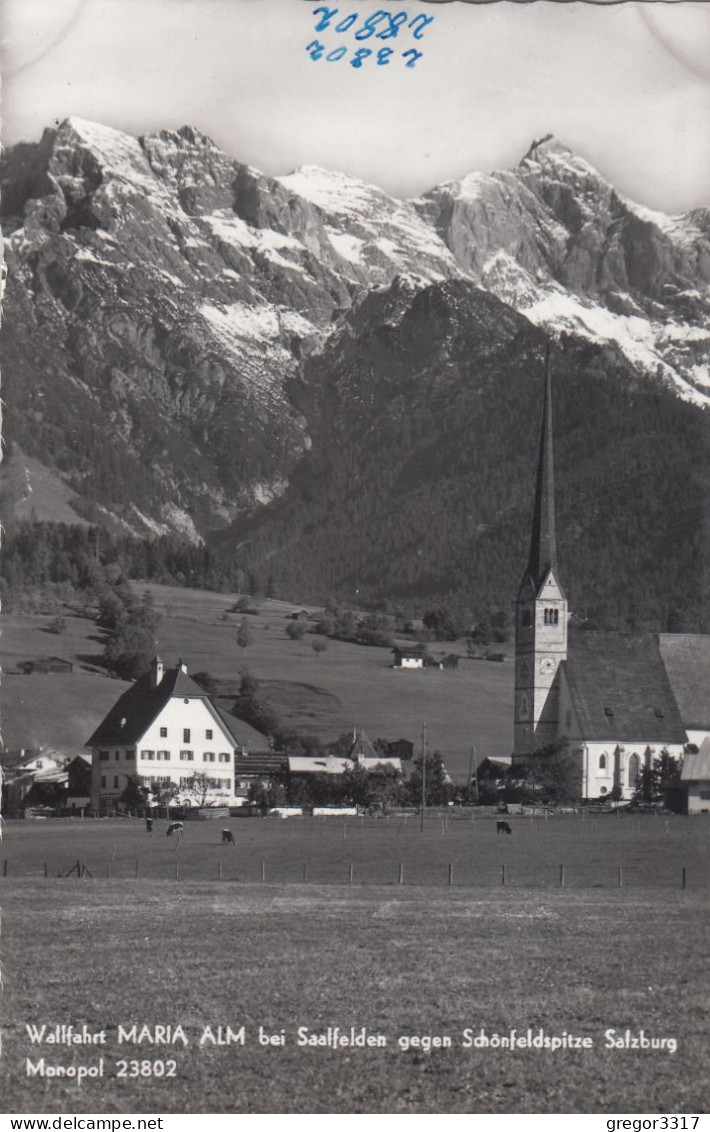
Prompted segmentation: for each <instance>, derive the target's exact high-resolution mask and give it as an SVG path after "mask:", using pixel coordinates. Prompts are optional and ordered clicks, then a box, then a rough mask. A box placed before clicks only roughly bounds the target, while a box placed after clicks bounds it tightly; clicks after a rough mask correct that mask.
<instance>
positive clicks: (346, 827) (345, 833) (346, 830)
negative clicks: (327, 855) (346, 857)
mask: <svg viewBox="0 0 710 1132" xmlns="http://www.w3.org/2000/svg"><path fill="white" fill-rule="evenodd" d="M347 836H348V823H347V822H343V841H345V839H346V837H347Z"/></svg>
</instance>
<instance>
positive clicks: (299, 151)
mask: <svg viewBox="0 0 710 1132" xmlns="http://www.w3.org/2000/svg"><path fill="white" fill-rule="evenodd" d="M315 7H316V4H314V3H313V2H307V0H3V6H2V15H1V16H0V19H1V21H2V24H1V27H0V32H1V35H2V52H3V55H2V71H3V102H2V137H3V141H4V144H5V145H8V144H12V143H13V142H15V141H18V140H28V141H31V140H36V139H38V138H39V137H40V136H41V133H42V130H43V129H44V128H45V127H46V126H51V125H54V124H56V123H57V122H58V121H61V120H62V119H63V118H65V117H67V116H69V115H70V114H76V115H79V116H81V117H84V118H90V119H93V120H96V121H99V122H102V123H104V124H107V125H111V126H115V127H117V128H118V129H123V130H126V131H127V132H129V133H133V134H142V133H147V132H150V131H152V130H158V129H166V128H169V129H174V128H178V127H179V126H181V125H184V124H189V125H193V126H196V127H197V128H199V129H201V130H202V131H203V132H204V133H206V134H208V135H209V136H210V137H212V138H213V139H214V140H215V141H216V142H217V143H218V144H219V145H220V146H221V147H222V148H223V149H225V150H226V151H227V152H228V153H230V154H231V155H232V156H234V157H237V158H238V159H239V160H241V161H244V162H248V163H249V164H251V165H255V166H256V167H257V168H259V169H261V170H263V171H264V172H267V173H271V174H277V173H286V172H290V171H291V170H293V169H294V168H297V167H298V166H300V165H303V164H316V165H323V166H325V167H328V168H332V169H340V170H343V171H345V172H347V173H350V174H352V175H355V176H358V177H361V178H363V179H364V180H366V181H370V182H373V183H375V184H378V185H380V186H381V187H382V188H384V189H386V190H387V191H388V192H390V193H393V194H394V195H397V196H414V195H417V194H418V193H420V192H422V191H424V190H425V189H427V188H429V187H431V186H432V185H434V184H436V183H438V182H441V181H444V180H449V179H452V178H456V177H460V176H463V175H464V174H465V173H467V172H471V171H473V170H484V171H489V170H492V169H502V168H510V167H512V166H513V165H515V164H516V163H517V162H518V161H519V160H520V159H521V157H522V156H523V155H524V153H525V152H526V150H527V149H528V147H529V145H530V143H531V142H532V141H533V139H535V138H538V137H541V136H543V135H545V134H547V133H554V134H555V135H556V136H557V137H558V138H559V140H560V141H562V142H563V143H564V144H566V145H568V146H570V148H572V149H574V150H575V151H576V152H578V153H579V154H581V155H582V156H584V157H586V158H587V159H588V160H589V161H590V162H591V163H592V164H593V165H595V166H596V167H597V168H598V169H599V170H600V171H601V172H602V173H603V174H604V175H605V176H607V177H608V178H609V179H610V180H611V181H612V182H613V183H614V184H615V186H616V187H617V188H618V189H620V190H621V191H622V192H624V193H626V194H627V195H629V196H630V197H632V198H633V199H634V200H636V201H638V202H640V203H642V204H645V205H647V206H649V207H651V208H658V209H662V210H664V211H667V212H678V211H681V210H685V209H688V208H692V207H695V206H699V205H709V204H710V3H687V2H683V0H681V2H679V3H670V4H660V3H648V2H645V0H639V2H638V3H634V2H630V3H626V4H619V5H616V6H612V7H609V6H600V5H595V4H588V3H569V4H561V3H555V2H553V0H536V2H534V3H529V4H515V3H509V2H506V0H503V2H500V3H491V4H475V3H467V4H464V3H451V4H438V3H436V4H435V3H418V2H406V3H402V4H401V5H400V4H397V3H393V2H392V0H380V3H379V4H378V3H377V2H376V0H353V2H351V3H344V4H342V3H341V4H338V3H337V2H336V0H332V2H331V3H330V4H329V5H328V7H331V8H332V7H337V8H338V13H339V14H338V16H337V17H335V20H341V19H343V18H344V17H346V16H347V15H348V14H349V13H359V14H360V15H361V18H364V17H365V16H366V15H367V14H372V13H374V12H376V11H377V10H378V8H380V9H382V8H384V9H387V10H388V11H389V12H390V13H392V14H394V13H397V12H400V11H406V12H407V15H408V20H409V21H411V20H412V19H415V18H416V17H417V15H421V14H424V15H429V16H433V17H434V20H433V22H432V23H431V24H430V25H429V26H428V27H426V29H425V31H424V34H423V38H422V39H421V40H419V41H416V40H415V39H413V38H412V32H411V31H407V30H406V29H405V31H404V33H400V34H399V35H398V36H397V40H396V41H395V40H389V41H382V40H380V41H378V43H377V45H376V46H377V48H378V49H380V48H381V47H383V46H390V47H391V48H392V50H393V52H394V54H393V55H392V56H391V57H389V62H386V63H384V64H383V65H381V66H378V65H377V64H376V63H374V62H373V58H372V57H370V59H369V60H365V61H364V62H363V65H362V67H360V68H359V69H356V68H354V67H352V66H351V65H350V62H349V59H350V58H351V56H352V52H353V51H354V50H357V49H358V47H365V46H366V44H365V42H364V41H360V42H359V43H356V42H355V40H354V32H355V31H356V30H357V28H358V27H359V26H360V25H357V24H356V25H354V26H353V28H352V29H350V30H347V29H346V30H345V31H344V32H342V33H337V32H335V31H334V30H333V28H332V26H331V27H330V28H329V29H326V30H325V31H323V32H322V33H320V34H317V33H316V32H315V30H314V27H315V23H316V20H317V19H319V18H320V17H319V16H315V15H314V8H315ZM335 20H334V21H333V22H335ZM379 27H384V25H382V24H380V25H379ZM403 36H404V38H403ZM314 39H315V40H318V41H319V42H321V43H323V44H324V46H325V47H326V49H327V51H329V52H330V51H332V50H333V49H335V48H337V47H339V46H340V45H344V46H346V47H347V52H348V53H347V54H346V56H345V58H344V59H337V58H336V59H334V60H332V61H330V62H328V61H326V59H325V58H320V59H317V60H313V59H311V57H310V54H309V52H308V51H307V50H306V47H307V44H309V43H310V42H312V41H313V40H314ZM412 46H414V47H416V48H417V49H418V50H420V51H422V52H423V57H422V58H421V59H419V60H418V61H417V63H416V66H415V67H414V68H407V67H406V66H405V65H404V62H405V60H403V58H402V52H403V51H404V50H406V49H408V48H410V47H412ZM368 64H369V65H368Z"/></svg>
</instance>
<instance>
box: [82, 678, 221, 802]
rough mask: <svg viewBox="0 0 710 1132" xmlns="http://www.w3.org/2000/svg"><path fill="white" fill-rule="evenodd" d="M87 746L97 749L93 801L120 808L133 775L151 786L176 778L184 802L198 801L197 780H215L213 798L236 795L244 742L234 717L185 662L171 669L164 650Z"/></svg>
mask: <svg viewBox="0 0 710 1132" xmlns="http://www.w3.org/2000/svg"><path fill="white" fill-rule="evenodd" d="M86 746H87V747H88V748H90V749H91V759H92V774H91V805H92V808H93V809H95V810H99V811H101V810H106V809H110V808H112V807H113V806H114V805H115V804H116V802H117V801H118V799H119V798H120V796H121V794H122V793H123V791H124V790H125V788H126V785H127V782H128V779H129V778H137V779H138V780H139V782H140V783H141V785H143V786H145V787H147V788H148V789H150V788H151V786H153V787H159V786H164V785H168V784H175V785H176V786H178V787H180V788H182V789H183V790H184V791H185V792H184V793H183V794H181V795H180V796H179V798H178V801H180V802H185V803H190V804H192V805H194V804H195V800H196V798H195V794H194V792H193V791H191V790H190V789H189V787H190V782H189V780H190V779H192V778H193V776H194V775H195V774H196V773H199V774H200V775H204V776H206V778H207V779H208V782H207V784H206V785H207V789H208V794H207V798H206V804H208V805H210V804H220V805H229V804H234V802H235V801H236V799H235V797H234V757H235V754H236V753H238V752H240V751H241V746H240V743H239V740H238V738H237V736H236V735H235V733H234V730H233V723H232V721H231V720H230V718H229V717H228V716H226V715H225V714H224V713H223V712H221V711H220V709H219V708H218V707H216V706H215V705H214V704H213V703H212V701H211V700H210V697H209V696H208V695H207V693H206V692H205V691H204V689H203V688H201V687H200V686H199V685H198V684H196V683H195V681H194V680H192V679H191V678H190V677H189V676H188V675H187V667H186V665H184V664H183V663H182V661H179V662H178V664H177V665H176V667H175V668H169V669H165V667H164V665H163V663H162V661H161V660H160V658H159V657H155V659H154V660H153V662H152V664H151V666H150V671H149V672H146V673H145V674H144V675H143V676H141V677H140V678H139V679H138V680H137V681H136V682H135V684H133V685H132V687H130V688H129V689H128V690H127V691H126V692H124V693H123V695H122V696H120V697H119V699H118V700H117V701H116V703H115V704H114V706H113V707H112V708H111V710H110V711H109V713H108V715H107V716H106V717H105V719H104V720H103V721H102V722H101V723H100V724H99V726H98V727H97V728H96V731H95V732H94V734H93V735H92V736H91V738H90V739H89V740H88V742H87V744H86Z"/></svg>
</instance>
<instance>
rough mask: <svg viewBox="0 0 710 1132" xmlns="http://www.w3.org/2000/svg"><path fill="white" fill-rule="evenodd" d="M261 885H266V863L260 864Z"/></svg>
mask: <svg viewBox="0 0 710 1132" xmlns="http://www.w3.org/2000/svg"><path fill="white" fill-rule="evenodd" d="M261 883H262V884H266V861H262V862H261Z"/></svg>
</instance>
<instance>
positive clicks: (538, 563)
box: [523, 345, 557, 592]
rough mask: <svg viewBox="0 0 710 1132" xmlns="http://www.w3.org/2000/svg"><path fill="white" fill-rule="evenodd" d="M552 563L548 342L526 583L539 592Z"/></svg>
mask: <svg viewBox="0 0 710 1132" xmlns="http://www.w3.org/2000/svg"><path fill="white" fill-rule="evenodd" d="M550 567H552V568H553V569H554V570H556V569H557V539H556V535H555V475H554V466H553V460H552V378H551V375H550V347H549V345H548V347H547V351H546V355H545V398H544V402H543V409H542V429H541V432H540V452H539V456H538V463H537V482H536V485H535V506H534V509H533V521H532V533H531V536H530V555H529V558H528V565H527V569H526V571H525V576H524V578H523V584H524V583H525V582H527V581H528V579H529V580H530V581H531V582H532V586H533V589H534V590H535V592H537V590H538V589H539V587H540V585H541V584H542V581H543V579H544V577H545V575H546V574H547V572H548V570H549V569H550Z"/></svg>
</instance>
